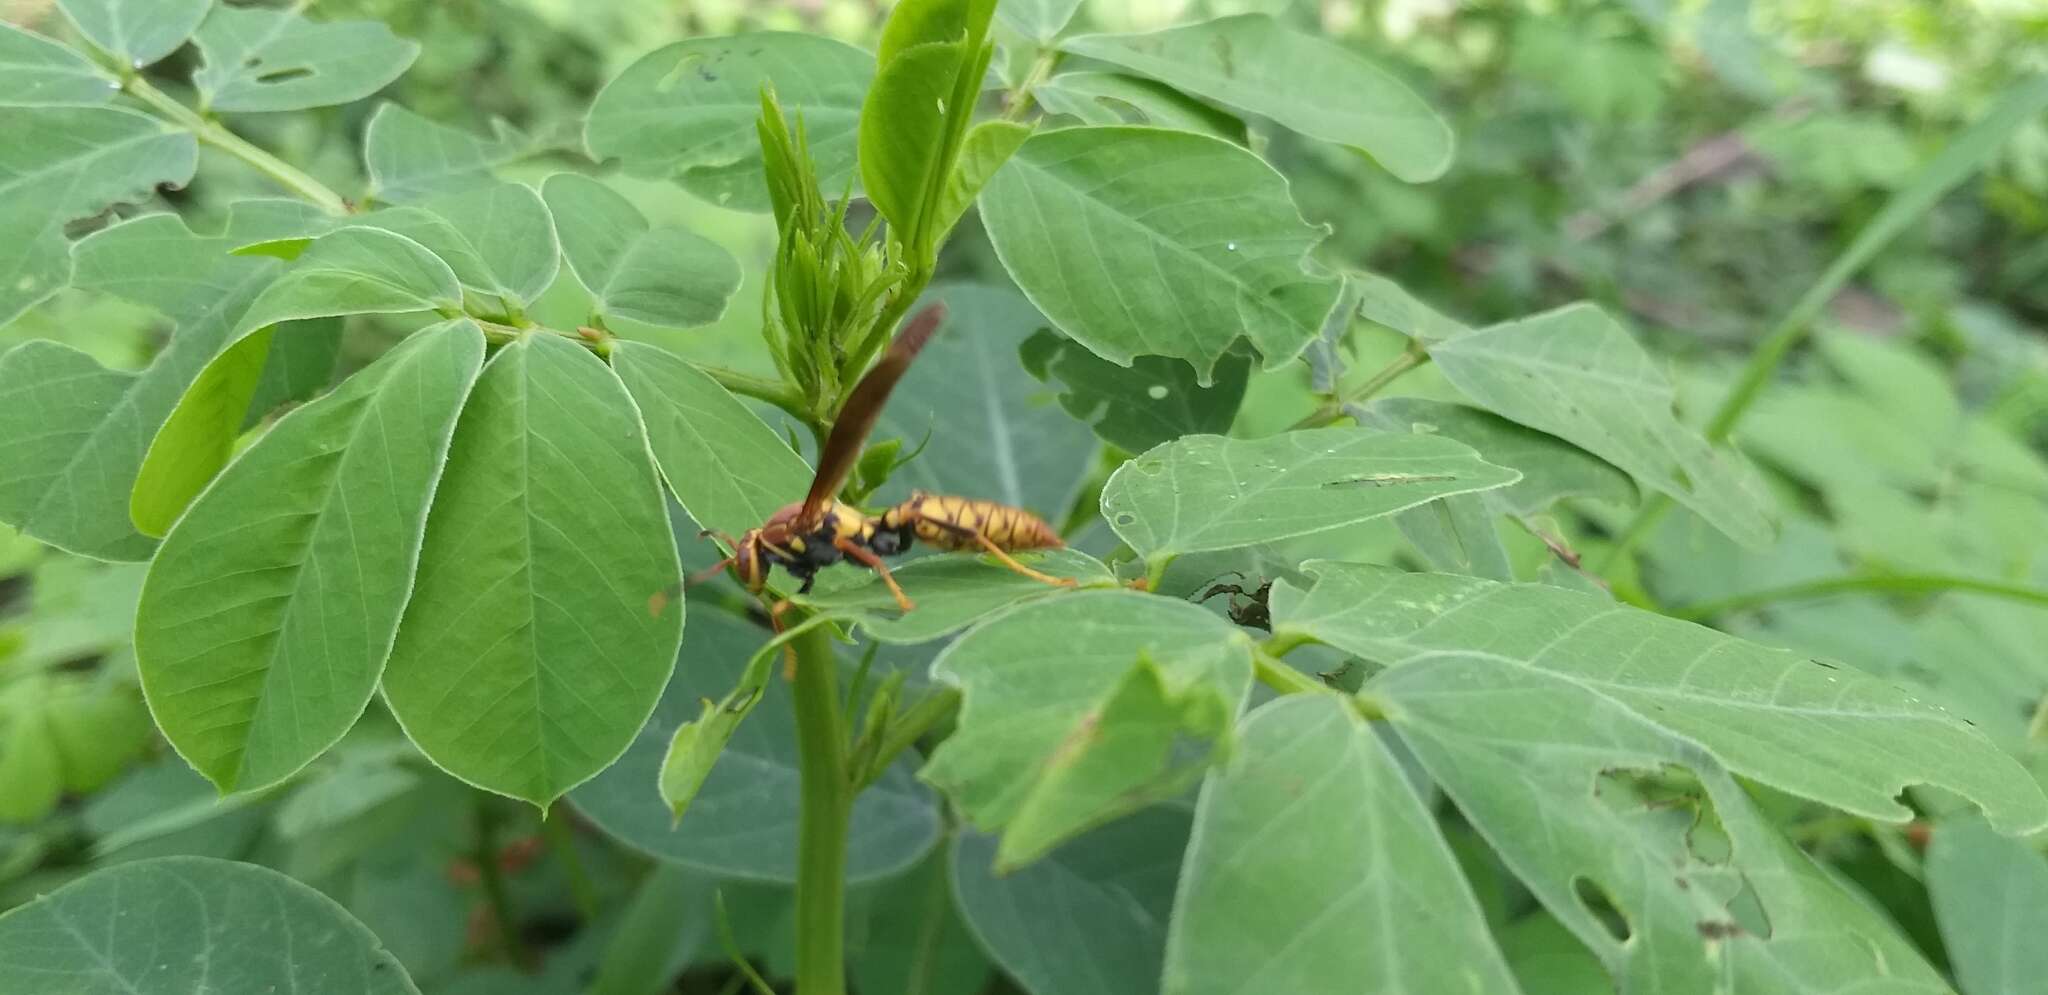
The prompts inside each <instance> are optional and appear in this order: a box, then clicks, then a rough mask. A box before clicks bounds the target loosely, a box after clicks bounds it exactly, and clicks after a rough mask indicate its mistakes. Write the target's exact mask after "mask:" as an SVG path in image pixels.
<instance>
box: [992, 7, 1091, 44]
mask: <svg viewBox="0 0 2048 995" xmlns="http://www.w3.org/2000/svg"><path fill="white" fill-rule="evenodd" d="M1080 7H1081V0H1002V2H1001V3H999V4H997V5H996V19H997V20H1000V21H1002V22H1003V23H1004V24H1007V25H1009V26H1010V28H1011V29H1012V30H1014V31H1016V32H1017V33H1018V34H1021V35H1023V36H1024V37H1026V38H1029V39H1031V40H1032V41H1035V42H1040V43H1043V42H1048V41H1051V40H1052V39H1053V36H1055V35H1057V34H1059V33H1060V29H1061V28H1064V27H1066V26H1067V22H1068V21H1071V20H1073V19H1074V11H1076V10H1079V9H1080Z"/></svg>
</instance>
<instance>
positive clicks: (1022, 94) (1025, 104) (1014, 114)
mask: <svg viewBox="0 0 2048 995" xmlns="http://www.w3.org/2000/svg"><path fill="white" fill-rule="evenodd" d="M1059 61H1060V50H1059V49H1057V48H1044V49H1040V50H1039V52H1038V57H1037V58H1035V59H1032V60H1031V68H1030V69H1028V70H1025V72H1024V79H1023V80H1022V81H1020V82H1019V83H1018V84H1017V88H1016V89H1015V90H1012V91H1010V102H1009V106H1007V107H1005V108H1003V120H1005V121H1017V120H1021V119H1022V118H1023V117H1024V114H1025V112H1026V111H1029V110H1030V109H1031V102H1032V91H1034V90H1036V89H1038V84H1040V83H1043V82H1045V81H1046V80H1048V79H1050V78H1052V71H1053V67H1055V66H1057V65H1059Z"/></svg>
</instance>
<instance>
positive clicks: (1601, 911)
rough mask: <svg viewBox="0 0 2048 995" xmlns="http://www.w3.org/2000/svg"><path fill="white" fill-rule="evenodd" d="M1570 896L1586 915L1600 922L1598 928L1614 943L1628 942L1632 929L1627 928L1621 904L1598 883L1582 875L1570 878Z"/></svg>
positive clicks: (1626, 920) (1627, 924)
mask: <svg viewBox="0 0 2048 995" xmlns="http://www.w3.org/2000/svg"><path fill="white" fill-rule="evenodd" d="M1572 895H1573V896H1575V897H1576V898H1578V900H1579V906H1580V907H1581V908H1584V909H1585V910H1586V914H1587V915H1590V916H1592V917H1593V918H1595V919H1597V920H1599V921H1600V928H1602V929H1605V930H1606V931H1607V935H1609V936H1612V937H1614V942H1616V943H1627V942H1628V938H1629V936H1630V935H1632V934H1633V933H1634V929H1633V928H1631V927H1630V926H1629V923H1628V917H1627V916H1625V915H1623V914H1622V911H1621V904H1620V903H1619V902H1616V901H1615V900H1614V896H1613V895H1611V894H1609V893H1608V891H1607V889H1606V888H1605V887H1604V886H1602V885H1601V884H1600V882H1598V881H1595V880H1593V879H1592V878H1589V877H1586V876H1585V875H1583V874H1581V875H1579V876H1578V877H1575V878H1572Z"/></svg>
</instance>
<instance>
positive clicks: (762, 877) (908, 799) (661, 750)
mask: <svg viewBox="0 0 2048 995" xmlns="http://www.w3.org/2000/svg"><path fill="white" fill-rule="evenodd" d="M768 635H769V634H768V631H767V630H766V629H763V628H761V627H760V626H757V625H754V624H752V623H749V622H747V621H746V620H744V619H742V618H739V617H738V616H735V615H733V614H731V613H729V612H725V611H719V610H699V611H697V612H695V613H694V614H693V615H692V617H691V621H690V633H689V638H688V639H686V640H685V641H684V643H683V651H682V654H681V661H682V663H681V665H680V666H678V667H677V668H676V675H675V678H674V679H673V680H671V681H670V682H669V687H668V691H667V693H666V694H664V695H663V696H662V699H661V705H660V707H659V708H657V709H656V710H655V713H654V717H653V718H652V719H650V720H649V721H648V723H647V725H646V726H645V727H644V728H642V729H641V730H640V733H639V736H638V738H636V739H634V741H633V745H632V746H631V748H629V749H628V750H627V751H626V755H625V756H623V757H620V758H619V762H618V763H616V764H613V765H612V766H611V767H610V768H608V769H607V770H605V772H604V773H602V774H599V775H598V776H597V777H596V778H594V779H593V780H591V782H590V783H588V784H586V785H584V786H582V787H580V788H577V789H576V791H575V793H574V794H573V795H572V796H571V800H572V801H573V802H574V803H575V805H576V808H577V809H578V810H579V811H581V812H583V813H584V814H585V815H588V816H589V817H590V818H591V820H592V821H594V822H596V823H597V824H598V826H599V827H600V828H602V829H603V830H604V831H605V832H607V833H610V834H611V835H612V836H613V837H615V838H617V839H618V840H619V841H620V842H622V843H624V844H626V845H627V846H629V847H631V848H633V849H635V850H638V851H640V852H642V853H646V854H648V855H650V856H653V857H656V858H659V859H660V860H663V861H666V862H670V863H676V864H682V865H685V866H689V867H695V868H699V869H702V870H705V871H708V872H711V873H714V874H718V875H721V876H725V877H734V878H743V879H747V880H754V881H776V882H790V881H795V880H796V872H797V853H796V824H797V805H798V790H797V782H798V774H797V749H796V713H795V711H794V709H793V708H792V707H791V704H790V691H789V682H787V681H784V680H782V679H781V678H780V677H778V676H775V670H776V668H779V667H780V666H781V656H780V653H779V651H778V652H777V653H775V654H772V655H770V656H769V657H767V658H766V659H767V660H768V662H769V663H770V668H769V670H770V674H769V676H770V677H771V678H772V679H770V680H768V681H767V682H766V684H765V687H764V688H763V690H762V694H761V698H760V700H759V701H758V702H756V703H755V704H754V706H753V709H752V711H751V712H750V713H749V714H748V715H747V717H746V721H745V722H744V723H741V724H739V725H738V726H737V727H736V728H735V729H734V730H733V731H732V734H731V739H730V740H729V741H728V742H727V743H726V745H725V749H724V751H723V752H722V753H721V754H720V755H719V758H718V763H717V765H716V766H715V767H713V768H712V770H711V773H710V775H709V776H708V777H707V778H706V779H705V781H704V784H703V785H702V787H701V788H700V789H699V790H698V792H697V794H696V796H695V798H694V799H692V801H691V803H690V809H689V813H688V814H687V815H685V816H684V818H683V820H682V822H681V823H680V824H678V823H676V822H675V820H674V819H673V818H672V817H671V815H670V812H669V809H668V807H667V806H666V805H664V804H663V802H662V799H661V798H660V797H659V796H658V795H657V794H656V785H657V782H658V779H659V777H660V771H661V764H662V759H663V756H664V754H665V753H666V752H667V749H668V745H669V742H670V740H671V739H672V738H673V736H674V734H675V731H676V729H677V728H678V727H679V726H681V725H682V723H684V722H687V721H692V720H695V719H698V718H699V717H700V716H701V712H702V703H703V702H704V701H705V700H706V699H710V700H718V699H722V698H724V697H726V696H727V694H728V692H730V691H731V690H732V689H733V688H734V687H735V686H736V685H739V684H742V683H743V681H744V674H743V671H744V670H745V668H746V666H747V663H748V661H749V658H751V657H752V656H753V655H754V653H755V651H756V650H758V649H759V648H760V646H761V644H762V643H763V642H765V641H766V640H767V638H768ZM852 818H853V821H852V828H851V831H850V834H849V835H848V837H847V876H848V878H849V879H851V880H855V881H861V880H870V879H873V878H878V877H887V876H889V875H891V874H896V873H900V872H901V871H902V870H903V869H905V868H907V867H909V866H910V865H911V864H913V863H915V862H916V861H917V860H918V859H919V858H920V857H921V856H923V855H924V854H926V853H928V852H930V850H931V848H932V847H933V846H934V845H936V844H937V842H938V839H939V815H938V810H937V807H936V806H935V805H934V799H933V797H932V794H931V792H930V791H928V790H926V789H925V788H924V787H923V786H922V785H919V784H918V783H917V782H916V781H915V780H914V779H912V777H911V776H910V774H909V769H908V765H907V764H905V763H899V764H897V765H896V766H895V767H893V768H891V769H890V771H889V772H888V773H886V774H884V775H883V776H882V778H881V780H879V781H877V782H875V784H874V785H873V786H871V787H870V788H868V790H866V791H864V792H862V793H861V794H860V796H859V797H858V798H857V799H856V800H855V801H854V803H853V817H852Z"/></svg>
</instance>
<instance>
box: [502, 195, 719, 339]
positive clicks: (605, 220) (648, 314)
mask: <svg viewBox="0 0 2048 995" xmlns="http://www.w3.org/2000/svg"><path fill="white" fill-rule="evenodd" d="M541 190H542V193H543V195H544V196H545V197H546V198H547V203H548V207H549V208H550V209H551V210H553V211H554V215H555V218H556V221H555V226H556V228H557V229H558V230H559V231H560V233H561V236H562V254H563V255H564V256H566V257H568V260H569V269H570V271H571V272H573V273H575V274H576V281H577V282H578V283H581V284H582V285H583V288H584V289H585V290H588V291H590V295H591V297H592V298H594V300H593V301H592V302H591V311H592V313H593V314H596V315H598V316H600V317H620V318H630V319H632V320H634V321H644V322H647V323H649V324H653V325H661V326H663V327H667V328H691V327H695V326H697V325H707V324H710V323H711V322H714V321H717V320H718V318H719V316H720V315H723V314H724V313H725V305H726V302H727V301H728V300H730V299H731V298H732V295H733V292H734V291H736V290H738V289H739V285H740V268H739V263H738V262H736V261H734V259H733V258H732V256H731V254H729V253H727V252H726V251H725V250H724V249H722V248H720V247H719V246H718V244H717V243H715V242H712V241H711V240H709V239H707V238H704V237H702V236H700V235H697V234H695V233H694V232H690V231H687V230H685V229H682V228H666V227H664V228H656V227H654V226H652V225H650V224H648V223H647V219H646V218H645V217H643V216H642V215H641V214H640V209H639V208H637V207H634V206H633V203H632V202H631V201H629V200H627V199H626V198H624V197H622V196H620V195H619V194H618V193H617V192H616V191H614V190H612V189H611V188H610V187H607V186H605V185H604V184H602V183H599V182H598V181H596V180H593V179H591V178H589V177H587V176H579V175H577V174H574V173H557V174H555V175H554V176H550V177H548V178H547V182H546V183H544V184H542V186H541Z"/></svg>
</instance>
